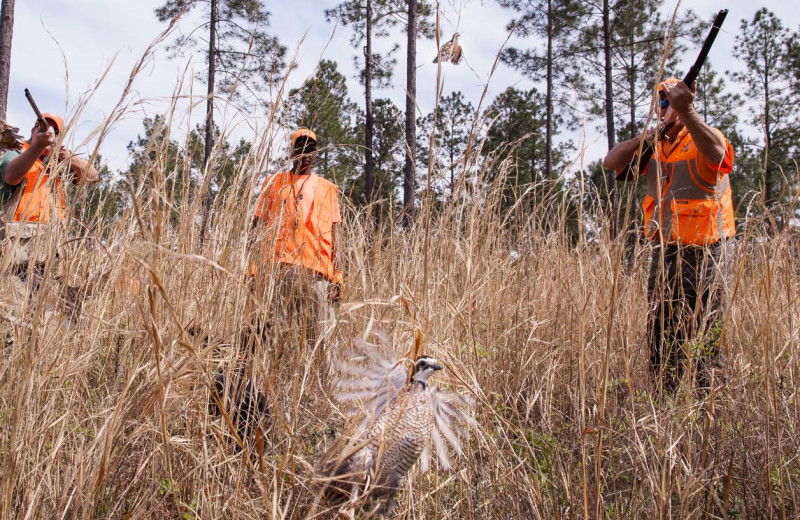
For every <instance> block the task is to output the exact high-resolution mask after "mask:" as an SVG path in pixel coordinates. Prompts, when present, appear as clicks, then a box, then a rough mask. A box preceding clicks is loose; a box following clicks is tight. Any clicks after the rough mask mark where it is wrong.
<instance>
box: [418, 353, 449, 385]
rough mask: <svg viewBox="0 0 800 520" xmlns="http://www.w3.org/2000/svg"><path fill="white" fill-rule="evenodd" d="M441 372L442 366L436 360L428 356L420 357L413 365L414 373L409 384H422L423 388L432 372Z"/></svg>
mask: <svg viewBox="0 0 800 520" xmlns="http://www.w3.org/2000/svg"><path fill="white" fill-rule="evenodd" d="M439 370H442V365H440V364H439V362H438V361H436V359H434V358H432V357H430V356H420V357H418V358H417V362H416V363H414V373H413V374H412V375H411V382H412V383H413V382H417V383H422V384H423V386H424V385H427V384H428V378H429V377H431V376H432V375H433V373H434V372H437V371H439Z"/></svg>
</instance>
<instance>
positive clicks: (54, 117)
mask: <svg viewBox="0 0 800 520" xmlns="http://www.w3.org/2000/svg"><path fill="white" fill-rule="evenodd" d="M42 117H43V118H44V119H45V121H49V122H51V123H54V124H55V125H56V130H57V133H59V134H60V133H61V132H63V131H64V120H63V119H61V116H60V115H58V114H51V113H50V112H45V113H44V114H42Z"/></svg>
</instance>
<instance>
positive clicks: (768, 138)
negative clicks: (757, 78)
mask: <svg viewBox="0 0 800 520" xmlns="http://www.w3.org/2000/svg"><path fill="white" fill-rule="evenodd" d="M769 87H770V78H769V65H768V64H766V63H765V67H764V163H763V164H764V166H763V167H764V203H765V204H766V206H767V208H771V207H772V203H773V202H774V201H773V198H774V197H775V195H774V194H773V191H774V190H773V185H772V178H771V177H772V175H771V173H772V172H771V170H772V168H770V166H769V153H770V151H771V149H772V121H771V117H770V108H771V106H770V91H769Z"/></svg>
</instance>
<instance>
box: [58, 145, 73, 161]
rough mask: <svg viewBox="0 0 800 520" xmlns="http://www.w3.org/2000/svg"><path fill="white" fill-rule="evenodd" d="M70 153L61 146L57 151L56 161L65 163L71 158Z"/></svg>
mask: <svg viewBox="0 0 800 520" xmlns="http://www.w3.org/2000/svg"><path fill="white" fill-rule="evenodd" d="M72 155H73V154H72V152H70V151H69V150H67V149H66V148H64V147H63V146H62V147H61V148H59V149H58V161H59V162H61V161H66V160H69V159H71V158H72Z"/></svg>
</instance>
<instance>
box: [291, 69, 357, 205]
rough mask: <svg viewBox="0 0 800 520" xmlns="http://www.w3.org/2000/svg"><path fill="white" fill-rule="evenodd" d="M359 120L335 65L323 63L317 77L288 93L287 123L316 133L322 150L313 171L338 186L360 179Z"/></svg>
mask: <svg viewBox="0 0 800 520" xmlns="http://www.w3.org/2000/svg"><path fill="white" fill-rule="evenodd" d="M356 116H357V108H356V105H355V103H353V102H352V101H350V99H349V97H348V95H347V81H346V79H345V77H344V76H343V75H342V74H341V73H340V72H339V70H338V68H337V66H336V63H335V62H333V61H329V60H322V61H320V63H319V66H318V67H317V71H316V73H315V74H314V76H312V77H311V78H309V79H308V80H307V81H306V82H305V83H304V84H303V86H302V87H300V88H299V89H293V90H291V91H289V101H288V109H287V116H286V118H287V120H288V121H287V122H288V123H290V125H291V126H306V127H308V128H311V129H312V130H314V132H315V133H316V134H317V139H318V141H317V145H318V149H319V156H318V158H317V162H316V163H315V165H314V170H315V172H316V173H317V174H319V175H322V176H323V177H325V178H327V179H331V180H333V181H335V182H337V183H340V182H344V181H345V180H347V179H351V178H352V177H354V176H356V175H357V172H356V167H357V165H358V159H357V157H356V152H355V149H356V146H355V144H356V133H355V131H354V127H355V124H356ZM360 194H363V191H362V192H360Z"/></svg>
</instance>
